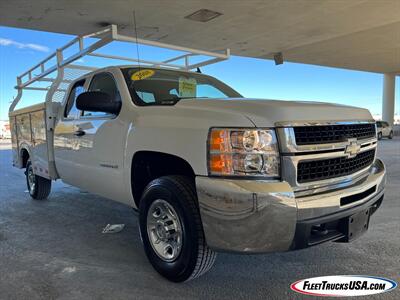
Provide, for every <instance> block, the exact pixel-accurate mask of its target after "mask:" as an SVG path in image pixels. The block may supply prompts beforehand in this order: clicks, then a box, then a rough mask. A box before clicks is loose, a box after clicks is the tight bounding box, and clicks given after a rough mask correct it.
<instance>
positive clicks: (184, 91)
mask: <svg viewBox="0 0 400 300" xmlns="http://www.w3.org/2000/svg"><path fill="white" fill-rule="evenodd" d="M196 90H197V81H196V79H194V78H187V77H183V76H181V77H179V97H196Z"/></svg>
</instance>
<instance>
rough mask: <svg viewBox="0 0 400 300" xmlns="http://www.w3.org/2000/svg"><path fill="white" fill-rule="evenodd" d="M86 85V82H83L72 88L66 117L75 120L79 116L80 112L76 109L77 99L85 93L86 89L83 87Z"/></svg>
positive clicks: (65, 113)
mask: <svg viewBox="0 0 400 300" xmlns="http://www.w3.org/2000/svg"><path fill="white" fill-rule="evenodd" d="M84 85H85V80H81V81H78V82H77V83H75V84H74V86H73V87H72V89H71V91H70V93H69V96H68V100H67V106H66V109H65V112H64V117H66V118H75V117H76V116H78V112H79V110H78V109H77V108H76V105H75V102H76V98H77V97H78V96H79V95H80V94H81V93H83V92H84V91H85V88H84V87H83V86H84Z"/></svg>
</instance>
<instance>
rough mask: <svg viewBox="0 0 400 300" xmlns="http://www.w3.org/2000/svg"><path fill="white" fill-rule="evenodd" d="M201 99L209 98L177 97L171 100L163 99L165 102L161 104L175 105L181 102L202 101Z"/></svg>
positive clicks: (162, 101)
mask: <svg viewBox="0 0 400 300" xmlns="http://www.w3.org/2000/svg"><path fill="white" fill-rule="evenodd" d="M201 98H209V97H175V98H170V99H163V100H161V104H175V103H177V102H178V101H180V100H185V99H201Z"/></svg>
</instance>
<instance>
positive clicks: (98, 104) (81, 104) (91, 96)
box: [76, 91, 121, 115]
mask: <svg viewBox="0 0 400 300" xmlns="http://www.w3.org/2000/svg"><path fill="white" fill-rule="evenodd" d="M76 107H77V108H78V109H79V110H83V111H93V112H105V113H110V114H114V115H117V114H118V113H119V111H120V110H121V101H113V99H112V98H111V96H110V95H109V94H107V93H103V92H99V91H91V92H84V93H82V94H80V95H79V96H78V98H76Z"/></svg>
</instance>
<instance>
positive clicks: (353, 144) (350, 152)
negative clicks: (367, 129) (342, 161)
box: [344, 139, 361, 158]
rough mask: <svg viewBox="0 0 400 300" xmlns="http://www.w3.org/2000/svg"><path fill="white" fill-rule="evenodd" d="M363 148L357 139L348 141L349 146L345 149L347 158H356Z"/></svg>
mask: <svg viewBox="0 0 400 300" xmlns="http://www.w3.org/2000/svg"><path fill="white" fill-rule="evenodd" d="M360 149H361V146H360V145H359V144H358V143H357V139H348V145H347V146H346V148H345V149H344V153H345V154H347V157H349V158H350V157H354V156H356V155H357V154H358V152H360Z"/></svg>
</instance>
